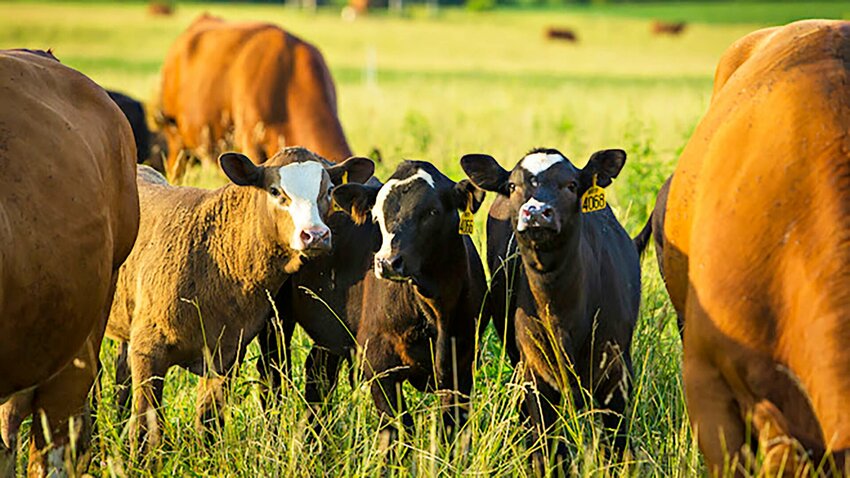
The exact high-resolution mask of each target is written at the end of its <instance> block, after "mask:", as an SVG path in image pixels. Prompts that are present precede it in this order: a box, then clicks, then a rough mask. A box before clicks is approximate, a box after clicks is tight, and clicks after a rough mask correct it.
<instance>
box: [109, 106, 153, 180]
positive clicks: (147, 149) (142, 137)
mask: <svg viewBox="0 0 850 478" xmlns="http://www.w3.org/2000/svg"><path fill="white" fill-rule="evenodd" d="M106 92H107V93H108V94H109V97H110V98H112V101H114V102H115V104H116V105H118V107H119V108H121V112H122V113H124V116H126V117H127V121H129V122H130V127H131V128H132V129H133V138H134V139H135V140H136V162H137V163H139V164H141V163H143V162H145V160H146V159H148V157H149V156H150V154H151V146H150V142H151V132H150V130H149V129H148V121H147V117H146V116H145V107H144V105H142V103H141V102H139V101H138V100H135V99H133V98H130V97H129V96H127V95H125V94H123V93H119V92H117V91H109V90H107V91H106Z"/></svg>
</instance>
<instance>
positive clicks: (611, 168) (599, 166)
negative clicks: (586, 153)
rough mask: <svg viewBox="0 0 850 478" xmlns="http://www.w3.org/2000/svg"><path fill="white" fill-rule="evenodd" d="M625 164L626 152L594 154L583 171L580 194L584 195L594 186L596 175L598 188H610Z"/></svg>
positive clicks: (609, 150)
mask: <svg viewBox="0 0 850 478" xmlns="http://www.w3.org/2000/svg"><path fill="white" fill-rule="evenodd" d="M625 164H626V152H625V151H623V150H622V149H603V150H602V151H597V152H595V153H593V155H592V156H591V157H590V159H589V160H588V161H587V165H586V166H585V167H584V169H582V170H581V174H580V176H579V179H580V181H579V182H580V185H579V189H580V191H579V192H580V193H584V191H587V190H588V189H589V188H590V187H591V186H592V185H593V176H594V175H596V185H597V186H599V187H601V188H604V187H607V186H609V185H610V184H611V182H612V180H613V179H614V178H616V177H617V175H619V174H620V171H621V170H622V169H623V165H625Z"/></svg>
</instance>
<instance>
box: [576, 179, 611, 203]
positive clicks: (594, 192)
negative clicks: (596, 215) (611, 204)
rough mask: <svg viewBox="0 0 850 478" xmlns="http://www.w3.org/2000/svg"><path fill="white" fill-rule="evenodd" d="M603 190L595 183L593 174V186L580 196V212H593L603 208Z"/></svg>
mask: <svg viewBox="0 0 850 478" xmlns="http://www.w3.org/2000/svg"><path fill="white" fill-rule="evenodd" d="M607 205H608V203H607V202H606V201H605V190H604V189H602V188H600V187H599V186H597V185H596V175H595V174H594V175H593V186H591V187H590V188H589V189H588V190H587V191H585V193H584V194H582V196H581V212H593V211H599V210H602V209H605V206H607Z"/></svg>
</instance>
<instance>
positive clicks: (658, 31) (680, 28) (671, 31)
mask: <svg viewBox="0 0 850 478" xmlns="http://www.w3.org/2000/svg"><path fill="white" fill-rule="evenodd" d="M686 26H688V24H687V23H685V22H663V21H661V20H655V21H654V22H652V33H653V34H655V35H670V36H679V35H681V34H682V33H683V32H684V31H685V27H686Z"/></svg>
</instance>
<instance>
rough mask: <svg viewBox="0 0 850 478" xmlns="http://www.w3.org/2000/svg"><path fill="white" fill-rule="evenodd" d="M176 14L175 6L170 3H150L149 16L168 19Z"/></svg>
mask: <svg viewBox="0 0 850 478" xmlns="http://www.w3.org/2000/svg"><path fill="white" fill-rule="evenodd" d="M172 14H174V6H173V5H172V4H170V3H165V2H157V1H153V2H150V3H148V15H151V16H154V17H167V16H169V15H172Z"/></svg>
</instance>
